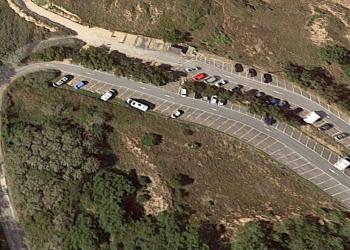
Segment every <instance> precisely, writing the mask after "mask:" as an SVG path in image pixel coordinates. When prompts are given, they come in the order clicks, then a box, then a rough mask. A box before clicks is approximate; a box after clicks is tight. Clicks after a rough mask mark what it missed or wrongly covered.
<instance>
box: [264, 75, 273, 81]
mask: <svg viewBox="0 0 350 250" xmlns="http://www.w3.org/2000/svg"><path fill="white" fill-rule="evenodd" d="M263 82H264V83H270V82H272V75H271V74H268V73H265V74H264V75H263Z"/></svg>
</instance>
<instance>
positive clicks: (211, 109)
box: [210, 108, 219, 111]
mask: <svg viewBox="0 0 350 250" xmlns="http://www.w3.org/2000/svg"><path fill="white" fill-rule="evenodd" d="M210 109H211V110H214V111H219V110H217V109H215V108H210Z"/></svg>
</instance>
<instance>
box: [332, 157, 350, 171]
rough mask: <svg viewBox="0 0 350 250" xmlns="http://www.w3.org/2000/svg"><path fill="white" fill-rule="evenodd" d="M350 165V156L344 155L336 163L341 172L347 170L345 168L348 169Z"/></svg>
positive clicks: (335, 165)
mask: <svg viewBox="0 0 350 250" xmlns="http://www.w3.org/2000/svg"><path fill="white" fill-rule="evenodd" d="M349 166H350V157H349V156H347V157H343V158H340V159H339V160H338V161H337V162H336V163H334V167H335V168H336V169H338V170H340V171H341V172H345V169H347V168H348V167H349Z"/></svg>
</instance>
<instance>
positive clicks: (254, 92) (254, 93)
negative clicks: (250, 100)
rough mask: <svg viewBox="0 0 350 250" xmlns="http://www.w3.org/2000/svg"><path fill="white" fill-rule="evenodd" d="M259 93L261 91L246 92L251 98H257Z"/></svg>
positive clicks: (251, 90)
mask: <svg viewBox="0 0 350 250" xmlns="http://www.w3.org/2000/svg"><path fill="white" fill-rule="evenodd" d="M258 93H259V90H257V89H250V90H248V91H246V94H247V95H249V96H254V97H255V96H256V95H257V94H258Z"/></svg>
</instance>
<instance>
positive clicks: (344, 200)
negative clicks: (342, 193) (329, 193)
mask: <svg viewBox="0 0 350 250" xmlns="http://www.w3.org/2000/svg"><path fill="white" fill-rule="evenodd" d="M347 200H350V197H349V198H346V199H344V200H341V201H340V202H344V201H347Z"/></svg>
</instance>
